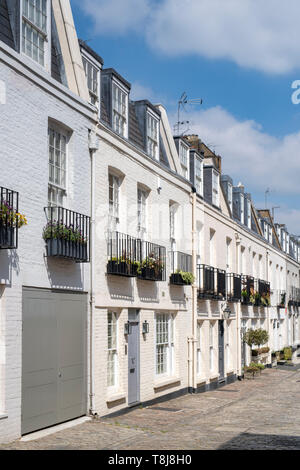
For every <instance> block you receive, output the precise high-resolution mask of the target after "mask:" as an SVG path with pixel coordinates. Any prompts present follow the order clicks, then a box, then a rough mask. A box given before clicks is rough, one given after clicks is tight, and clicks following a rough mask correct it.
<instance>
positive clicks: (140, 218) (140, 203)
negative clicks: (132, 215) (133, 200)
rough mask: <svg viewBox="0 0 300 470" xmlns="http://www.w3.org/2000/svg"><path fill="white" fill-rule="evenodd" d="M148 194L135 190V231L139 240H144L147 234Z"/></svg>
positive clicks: (142, 190) (141, 190) (138, 189)
mask: <svg viewBox="0 0 300 470" xmlns="http://www.w3.org/2000/svg"><path fill="white" fill-rule="evenodd" d="M148 195H149V194H148V192H147V191H146V190H144V189H142V188H140V187H138V188H137V222H138V224H137V231H138V235H139V238H141V239H142V240H144V239H145V237H146V234H147V213H148V202H147V199H148Z"/></svg>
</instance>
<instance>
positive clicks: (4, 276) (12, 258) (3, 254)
mask: <svg viewBox="0 0 300 470" xmlns="http://www.w3.org/2000/svg"><path fill="white" fill-rule="evenodd" d="M13 271H15V273H16V274H17V275H18V274H19V273H20V263H19V255H18V253H17V250H0V283H2V284H5V285H7V286H11V283H12V272H13Z"/></svg>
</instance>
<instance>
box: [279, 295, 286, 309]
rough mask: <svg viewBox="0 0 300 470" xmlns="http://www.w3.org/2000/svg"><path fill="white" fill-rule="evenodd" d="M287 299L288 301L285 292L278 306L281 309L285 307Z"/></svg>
mask: <svg viewBox="0 0 300 470" xmlns="http://www.w3.org/2000/svg"><path fill="white" fill-rule="evenodd" d="M285 299H286V293H285V292H284V293H283V294H281V295H280V303H279V305H278V307H279V308H284V307H285Z"/></svg>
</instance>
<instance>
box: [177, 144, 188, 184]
mask: <svg viewBox="0 0 300 470" xmlns="http://www.w3.org/2000/svg"><path fill="white" fill-rule="evenodd" d="M179 159H180V163H181V169H182V176H183V177H184V178H186V179H189V170H188V167H189V147H188V146H187V145H185V144H184V143H183V142H180V143H179Z"/></svg>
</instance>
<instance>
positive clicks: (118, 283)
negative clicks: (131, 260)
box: [106, 275, 134, 302]
mask: <svg viewBox="0 0 300 470" xmlns="http://www.w3.org/2000/svg"><path fill="white" fill-rule="evenodd" d="M106 279H107V287H108V291H109V295H110V297H111V298H112V299H122V300H129V301H132V302H133V300H134V295H133V286H132V282H133V281H132V279H131V278H130V277H122V276H113V275H107V276H106Z"/></svg>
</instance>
